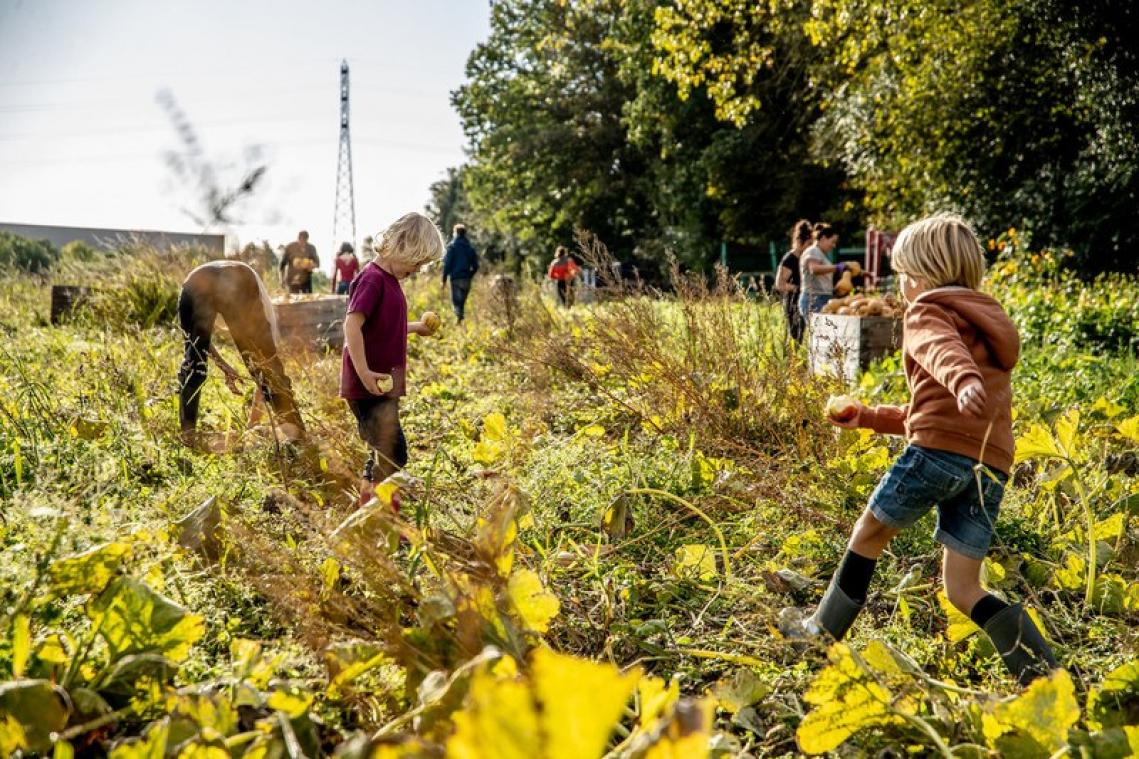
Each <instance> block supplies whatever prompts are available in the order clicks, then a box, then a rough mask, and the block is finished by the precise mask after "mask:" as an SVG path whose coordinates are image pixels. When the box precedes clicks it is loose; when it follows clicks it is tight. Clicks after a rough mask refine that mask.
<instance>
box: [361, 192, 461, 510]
mask: <svg viewBox="0 0 1139 759" xmlns="http://www.w3.org/2000/svg"><path fill="white" fill-rule="evenodd" d="M442 255H443V236H442V235H441V234H440V233H439V229H438V228H437V227H436V226H435V224H434V223H432V222H431V220H430V219H428V218H427V217H426V216H423V215H422V214H418V213H409V214H406V215H404V216H402V217H400V218H399V219H398V220H396V221H395V223H393V224H392V225H391V226H390V227H388V228H387V230H386V231H385V232H384V234H383V238H382V239H381V240H380V242H379V244H378V245H377V246H376V258H374V259H373V260H371V261H369V262H368V263H367V264H366V265H365V266H364V268H363V269H362V270H361V271H360V273H359V274H357V275H356V278H355V279H354V280H352V283H351V285H350V286H349V288H348V315H347V316H346V317H345V319H344V357H343V360H342V363H341V369H340V397H341V398H344V399H345V400H346V401H347V402H348V407H349V408H350V409H351V410H352V414H353V415H354V416H355V417H356V424H357V429H358V430H359V432H360V437H361V438H362V439H363V440H364V442H365V443H367V444H368V446H369V448H370V449H371V451H370V454H369V457H368V462H367V464H366V465H365V469H364V479H365V480H366V481H367V482H368V483H372V482H379V481H382V480H383V479H385V478H386V477H388V476H389V475H391V474H392V473H394V472H395V471H396V470H398V469H400V468H401V467H403V466H404V465H406V464H407V439H406V438H405V437H404V434H403V428H402V427H401V426H400V423H399V399H400V397H401V396H403V395H404V394H405V393H406V370H407V335H408V333H409V332H414V333H415V334H418V335H423V336H425V337H426V336H429V335H431V334H433V333H434V331H435V330H434V329H432V328H431V327H429V326H428V325H426V324H424V323H423V322H418V321H417V322H411V323H410V324H409V323H408V321H407V300H406V299H405V298H404V295H403V289H402V288H401V286H400V281H401V280H403V279H406V278H407V277H408V276H410V275H411V274H413V273H415V272H416V271H418V270H419V269H420V268H421V267H423V266H424V265H426V264H429V263H431V262H432V261H436V260H438V259H439V258H440V257H442ZM366 490H367V485H366V486H365V491H366ZM369 495H370V494H369V493H367V492H365V493H363V494H362V497H363V499H364V500H366V499H367V497H369Z"/></svg>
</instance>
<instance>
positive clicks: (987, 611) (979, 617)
mask: <svg viewBox="0 0 1139 759" xmlns="http://www.w3.org/2000/svg"><path fill="white" fill-rule="evenodd" d="M1007 608H1008V604H1006V603H1005V602H1004V601H1002V600H1001V599H999V598H997V597H996V596H994V595H993V594H992V593H986V594H985V595H984V596H982V597H981V600H980V601H978V602H977V603H975V604H973V608H972V609H970V610H969V619H971V620H973V621H974V622H975V623H977V627H984V626H985V625H986V624H988V622H989V620H990V619H992V618H993V617H995V616H996V615H997V614H999V613H1000V612H1002V611H1004V610H1005V609H1007Z"/></svg>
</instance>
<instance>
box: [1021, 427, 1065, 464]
mask: <svg viewBox="0 0 1139 759" xmlns="http://www.w3.org/2000/svg"><path fill="white" fill-rule="evenodd" d="M1046 458H1059V459H1062V458H1064V454H1063V453H1062V452H1061V451H1060V449H1059V448H1058V447H1057V446H1056V441H1055V439H1054V438H1053V437H1052V433H1051V432H1049V431H1048V428H1047V427H1045V426H1044V425H1042V424H1034V425H1032V426H1031V427H1029V429H1028V432H1026V433H1024V434H1023V435H1021V436H1020V438H1019V439H1018V440H1017V441H1016V460H1017V461H1029V460H1031V459H1046Z"/></svg>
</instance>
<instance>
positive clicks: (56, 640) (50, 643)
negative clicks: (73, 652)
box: [36, 635, 71, 664]
mask: <svg viewBox="0 0 1139 759" xmlns="http://www.w3.org/2000/svg"><path fill="white" fill-rule="evenodd" d="M36 658H37V659H39V660H40V661H42V662H45V663H47V664H67V662H69V661H70V660H71V659H70V657H69V656H68V655H67V649H66V648H64V645H63V638H62V637H61V636H59V635H49V636H48V637H47V638H45V639H44V640H43V642H42V643H40V645H39V647H38V648H37V649H36Z"/></svg>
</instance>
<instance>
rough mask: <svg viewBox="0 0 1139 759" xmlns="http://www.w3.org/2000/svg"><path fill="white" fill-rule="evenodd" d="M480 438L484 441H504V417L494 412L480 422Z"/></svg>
mask: <svg viewBox="0 0 1139 759" xmlns="http://www.w3.org/2000/svg"><path fill="white" fill-rule="evenodd" d="M482 436H483V439H486V440H499V441H501V440H505V439H506V417H505V416H503V415H502V414H500V413H498V412H497V411H495V412H494V413H492V414H487V415H486V416H485V417H483V420H482Z"/></svg>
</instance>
